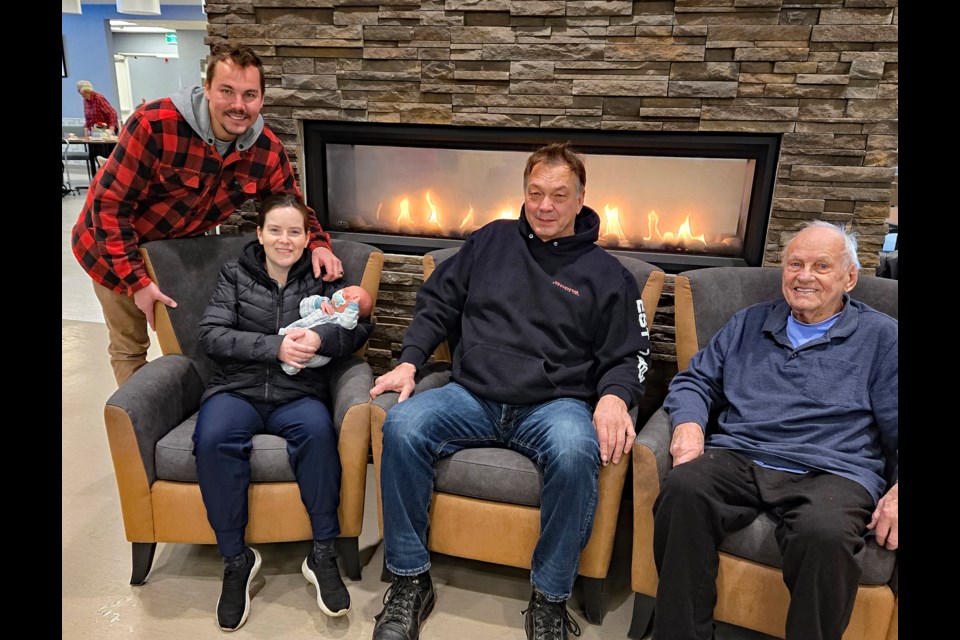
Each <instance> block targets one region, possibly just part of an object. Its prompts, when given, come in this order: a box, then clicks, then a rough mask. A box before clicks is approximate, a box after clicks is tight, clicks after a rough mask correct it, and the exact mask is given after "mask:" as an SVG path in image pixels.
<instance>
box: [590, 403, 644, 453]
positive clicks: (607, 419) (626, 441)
mask: <svg viewBox="0 0 960 640" xmlns="http://www.w3.org/2000/svg"><path fill="white" fill-rule="evenodd" d="M593 426H594V428H595V429H596V430H597V439H598V440H599V441H600V462H601V463H603V465H604V466H606V465H607V464H608V463H610V462H613V464H617V463H618V462H620V457H621V456H622V455H623V454H625V453H629V452H630V448H631V447H633V441H634V440H635V439H636V437H637V431H636V429H635V428H634V426H633V420H631V419H630V414H629V413H627V405H626V403H624V401H623V400H621V399H620V398H618V397H617V396H614V395H609V394H608V395H605V396H603V397H602V398H600V401H599V402H597V408H596V409H594V411H593Z"/></svg>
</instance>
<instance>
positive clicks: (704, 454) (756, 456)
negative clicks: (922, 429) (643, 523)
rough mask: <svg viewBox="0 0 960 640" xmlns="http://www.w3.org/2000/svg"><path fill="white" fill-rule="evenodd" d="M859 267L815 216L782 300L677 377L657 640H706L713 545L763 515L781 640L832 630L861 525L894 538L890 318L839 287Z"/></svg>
mask: <svg viewBox="0 0 960 640" xmlns="http://www.w3.org/2000/svg"><path fill="white" fill-rule="evenodd" d="M858 268H859V264H858V261H857V244H856V240H855V239H854V237H853V236H852V235H850V234H847V233H846V232H845V231H843V230H842V229H840V228H839V227H835V226H833V225H831V224H830V223H828V222H814V223H811V224H810V226H808V227H807V228H806V229H804V230H803V231H801V232H800V233H799V234H797V236H796V237H795V238H794V239H793V241H791V242H790V244H789V245H787V249H786V251H785V253H784V260H783V285H782V289H783V298H784V299H783V300H773V301H771V302H765V303H761V304H756V305H753V306H750V307H747V308H746V309H743V310H741V311H739V312H738V313H737V314H735V315H734V316H733V318H731V319H730V321H729V322H728V323H727V324H726V325H725V326H724V327H723V328H722V329H721V330H720V332H719V333H718V334H717V335H716V336H714V337H713V339H712V340H711V341H710V343H709V344H708V345H707V346H706V347H705V348H704V349H702V350H701V351H699V352H698V353H697V354H696V355H694V356H693V358H691V359H690V366H689V368H688V369H687V370H686V371H682V372H680V373H679V374H677V376H676V377H674V379H673V380H672V381H671V383H670V389H669V392H668V394H667V398H666V400H665V402H664V406H665V407H666V409H667V411H668V413H669V414H670V423H671V426H672V428H673V436H672V440H671V443H670V453H671V454H672V456H673V468H672V469H671V470H670V472H669V473H668V474H667V477H666V480H665V481H664V484H663V488H662V490H661V492H660V496H659V497H658V498H657V502H656V503H655V504H654V538H653V550H654V558H655V560H656V563H657V570H658V572H659V574H660V584H659V587H658V588H657V614H656V616H655V618H654V627H653V637H654V638H656V639H657V640H698V639H701V640H708V639H709V638H711V637H713V626H714V625H713V608H714V605H715V604H716V600H717V591H716V581H717V571H718V565H719V558H718V555H717V547H718V546H719V545H720V543H721V542H722V541H723V539H724V538H725V537H726V535H727V534H728V533H730V532H732V531H736V530H737V529H742V528H743V527H745V526H747V525H748V524H750V523H751V522H753V520H754V519H755V518H756V517H757V515H758V514H759V513H760V512H761V511H768V510H769V511H772V512H773V513H774V514H775V516H776V519H777V528H776V530H775V535H776V538H777V542H778V543H779V545H780V553H781V555H782V556H783V580H784V582H785V583H786V585H787V588H788V589H789V590H790V608H789V611H788V613H787V625H786V630H787V638H788V640H821V639H829V640H840V637H841V636H842V635H843V631H844V629H846V627H847V623H848V622H849V621H850V614H851V613H852V612H853V604H854V601H855V599H856V596H857V585H858V583H859V580H860V575H861V573H862V568H861V566H860V563H859V562H858V559H857V557H856V556H857V553H858V552H859V551H860V550H861V549H863V546H864V544H865V540H864V537H863V536H864V533H865V532H866V530H867V529H872V530H874V531H875V533H876V540H877V543H878V544H880V545H881V546H885V547H886V548H887V549H896V548H897V547H898V545H899V537H898V522H899V520H898V512H899V507H898V503H899V495H900V490H899V484H898V481H897V477H898V472H897V467H898V465H896V464H894V466H893V469H892V476H893V477H892V479H889V480H888V479H887V478H886V477H885V473H884V465H885V463H886V462H887V460H886V456H885V455H884V454H885V453H886V454H887V455H890V456H892V460H893V461H896V459H897V458H898V457H899V452H898V450H899V444H898V443H899V437H898V433H899V429H898V422H899V418H898V416H899V406H900V405H899V400H898V388H899V385H898V381H899V364H898V363H899V355H898V353H899V352H898V348H899V338H898V336H899V325H898V323H897V321H896V320H894V319H893V318H891V317H889V316H886V315H884V314H882V313H879V312H878V311H875V310H874V309H872V308H870V307H868V306H867V305H865V304H863V303H860V302H857V301H856V300H852V299H851V298H850V296H849V295H847V294H848V292H849V291H850V290H852V289H853V287H854V286H855V285H856V284H857V273H858ZM712 411H718V412H719V416H718V417H717V418H716V425H715V426H714V425H713V424H712V423H711V424H710V429H709V431H708V432H709V434H710V435H708V436H706V437H705V431H707V426H708V420H709V416H710V415H711V412H712Z"/></svg>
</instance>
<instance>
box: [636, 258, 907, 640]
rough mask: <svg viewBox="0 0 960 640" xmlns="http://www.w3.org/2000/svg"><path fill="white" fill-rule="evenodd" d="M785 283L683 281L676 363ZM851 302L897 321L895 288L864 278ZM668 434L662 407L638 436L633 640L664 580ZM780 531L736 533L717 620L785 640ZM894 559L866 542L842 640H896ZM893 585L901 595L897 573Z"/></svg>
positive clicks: (715, 275) (751, 275)
mask: <svg viewBox="0 0 960 640" xmlns="http://www.w3.org/2000/svg"><path fill="white" fill-rule="evenodd" d="M780 282H781V271H780V269H777V268H761V267H741V268H737V267H721V268H711V269H701V270H698V271H688V272H685V273H682V274H680V275H679V276H677V280H676V288H675V290H676V314H675V317H676V342H677V366H678V367H679V368H680V369H681V370H683V369H686V368H687V365H688V362H689V360H690V358H691V356H693V355H694V354H695V353H696V352H697V351H699V350H700V348H701V347H702V346H705V345H706V344H707V343H708V342H709V341H710V339H711V338H712V337H713V336H714V335H715V334H716V333H717V332H718V331H719V330H720V328H721V327H722V326H723V325H724V324H725V323H726V322H727V320H729V319H730V317H731V316H732V315H733V314H734V313H736V312H737V311H738V310H740V309H742V308H744V307H747V306H749V305H752V304H755V303H758V302H763V301H766V300H774V299H777V298H779V297H781V296H782V294H781V291H780ZM850 295H851V296H852V297H853V298H854V299H857V300H860V301H862V302H865V303H866V304H869V305H870V306H872V307H873V308H875V309H877V310H879V311H882V312H883V313H886V314H887V315H890V316H892V317H894V318H896V317H897V315H898V297H897V296H898V293H897V282H896V281H893V280H884V279H881V278H871V277H861V278H859V280H858V283H857V286H856V288H854V290H853V291H852V292H851V294H850ZM670 437H671V434H670V422H669V417H668V416H667V414H666V412H665V411H664V409H662V408H661V409H660V410H659V411H657V412H656V413H655V414H654V415H653V416H652V417H651V418H650V420H649V421H648V422H647V424H646V425H645V426H644V428H643V430H642V431H641V432H640V434H639V435H638V436H637V441H636V444H635V445H634V449H633V498H634V518H633V563H632V577H631V586H632V588H633V591H634V592H635V596H634V606H633V620H632V623H631V626H630V631H629V633H628V636H629V637H630V638H634V639H639V638H642V637H643V636H644V634H645V632H646V631H647V629H648V627H649V625H650V622H651V620H652V618H653V615H654V598H655V596H656V593H657V583H658V578H657V570H656V565H655V564H654V559H653V503H654V501H655V500H656V498H657V496H658V495H659V493H660V486H661V483H662V482H663V480H664V478H665V476H666V473H667V471H668V470H669V469H670V467H671V466H672V464H673V462H672V458H671V456H670ZM775 526H776V522H775V521H774V520H773V518H772V517H770V516H769V515H768V514H761V515H760V516H759V517H758V518H757V519H756V520H755V521H754V522H753V523H752V524H750V525H749V526H748V527H746V528H744V529H742V530H740V531H736V532H734V533H732V534H730V535H729V536H728V537H727V539H726V540H725V541H724V542H723V544H722V545H721V546H720V569H719V574H718V577H717V605H716V608H715V609H714V618H715V619H716V620H721V621H723V622H728V623H731V624H735V625H738V626H741V627H746V628H748V629H753V630H755V631H760V632H762V633H766V634H769V635H773V636H777V637H781V638H782V637H783V636H784V629H785V623H786V617H787V607H788V606H789V602H790V594H789V592H788V591H787V587H786V585H785V584H784V583H783V577H782V574H781V572H780V566H781V565H780V552H779V547H778V545H777V542H776V539H775V537H774V533H773V532H774V527H775ZM895 561H896V553H894V552H891V551H888V550H886V549H883V548H882V547H880V546H878V545H877V544H876V542H874V540H873V536H869V540H868V543H867V546H866V547H865V549H864V552H863V554H862V563H863V568H864V572H863V576H862V578H861V579H860V588H859V590H858V593H857V600H856V605H855V607H854V610H853V615H852V616H851V619H850V624H849V626H848V627H847V630H846V633H845V634H844V636H843V637H844V639H845V640H855V639H856V640H868V639H869V640H884V639H886V640H895V639H896V637H897V636H896V629H895V626H894V627H893V628H892V629H891V632H892V634H893V635H891V636H888V635H887V633H888V628H889V627H890V623H891V615H892V614H893V613H894V597H895V594H894V591H893V590H891V586H889V585H888V583H891V576H892V575H893V574H894V568H895ZM892 585H893V586H894V588H895V586H896V578H895V575H894V577H893V581H892ZM895 620H896V618H894V621H895ZM895 624H896V622H894V625H895Z"/></svg>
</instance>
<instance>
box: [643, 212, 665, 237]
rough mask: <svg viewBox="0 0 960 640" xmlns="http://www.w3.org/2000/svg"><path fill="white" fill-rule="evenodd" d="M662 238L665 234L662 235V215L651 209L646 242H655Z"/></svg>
mask: <svg viewBox="0 0 960 640" xmlns="http://www.w3.org/2000/svg"><path fill="white" fill-rule="evenodd" d="M662 239H663V236H661V235H660V216H658V215H657V212H656V211H654V210H653V209H651V210H650V213H648V214H647V235H645V236H644V237H643V240H644V242H653V241H655V240H662Z"/></svg>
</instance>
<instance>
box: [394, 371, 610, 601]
mask: <svg viewBox="0 0 960 640" xmlns="http://www.w3.org/2000/svg"><path fill="white" fill-rule="evenodd" d="M471 447H507V448H509V449H512V450H513V451H516V452H518V453H521V454H523V455H525V456H527V457H528V458H530V459H531V460H532V461H533V462H534V463H535V464H536V465H537V467H539V468H540V469H541V470H542V471H543V490H542V492H541V494H540V540H539V541H538V542H537V546H536V549H534V552H533V562H532V570H531V572H530V581H531V582H532V583H533V586H534V587H536V588H537V589H538V590H539V591H540V592H541V593H543V594H544V595H545V596H547V598H548V599H549V600H553V601H560V600H566V599H567V598H569V597H570V593H571V592H572V591H573V582H574V580H575V579H576V577H577V565H578V564H579V562H580V552H581V551H582V550H583V547H584V546H586V544H587V540H589V539H590V531H591V529H592V528H593V516H594V513H595V512H596V509H597V476H598V474H599V470H600V445H599V444H598V441H597V432H596V430H595V429H594V427H593V420H592V413H591V410H590V407H589V405H587V404H586V403H585V402H583V401H581V400H574V399H571V398H562V399H558V400H552V401H549V402H543V403H540V404H529V405H509V404H501V403H499V402H493V401H490V400H485V399H483V398H481V397H479V396H476V395H474V394H473V393H471V392H470V391H468V390H467V389H465V388H464V387H462V386H460V385H459V384H457V383H455V382H451V383H450V384H447V385H446V386H444V387H441V388H439V389H431V390H429V391H425V392H423V393H418V394H417V395H415V396H413V397H412V398H410V399H409V400H406V401H405V402H402V403H400V404H398V405H396V406H394V407H393V408H392V409H391V410H390V412H389V413H388V414H387V420H386V422H385V423H384V425H383V455H382V457H381V461H380V493H381V497H382V500H383V529H384V547H385V555H386V563H387V568H388V569H389V570H390V571H392V572H393V573H394V574H396V575H401V576H412V575H417V574H418V573H423V572H424V571H426V570H427V569H429V568H430V554H429V553H428V551H427V535H428V529H429V516H428V511H429V508H430V498H431V495H432V493H433V482H434V477H435V476H434V470H433V464H434V463H435V462H436V461H437V460H439V459H440V458H443V457H446V456H449V455H452V454H454V453H456V452H457V451H460V450H461V449H466V448H471ZM503 543H504V544H510V542H509V541H508V540H504V541H503Z"/></svg>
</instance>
